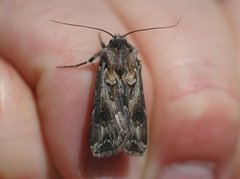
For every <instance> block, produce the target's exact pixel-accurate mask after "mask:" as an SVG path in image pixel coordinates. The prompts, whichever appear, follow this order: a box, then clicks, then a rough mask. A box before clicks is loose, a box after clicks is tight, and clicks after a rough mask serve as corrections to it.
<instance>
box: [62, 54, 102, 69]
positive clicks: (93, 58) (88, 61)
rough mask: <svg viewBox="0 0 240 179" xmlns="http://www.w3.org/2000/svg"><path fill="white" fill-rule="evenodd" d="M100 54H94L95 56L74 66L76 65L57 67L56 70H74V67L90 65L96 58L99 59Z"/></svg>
mask: <svg viewBox="0 0 240 179" xmlns="http://www.w3.org/2000/svg"><path fill="white" fill-rule="evenodd" d="M101 54H102V50H101V51H99V52H98V53H96V54H95V55H93V56H92V57H91V58H90V59H89V60H87V61H85V62H82V63H79V64H76V65H66V66H57V68H74V67H78V66H81V65H85V64H87V63H92V62H93V61H94V60H95V59H96V58H97V57H99V56H100V55H101Z"/></svg>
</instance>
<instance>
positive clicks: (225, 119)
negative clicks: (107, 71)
mask: <svg viewBox="0 0 240 179" xmlns="http://www.w3.org/2000/svg"><path fill="white" fill-rule="evenodd" d="M239 7H240V3H239V1H238V0H235V1H234V0H232V1H191V0H184V1H177V0H171V1H157V0H156V1H127V2H126V3H123V1H120V0H117V1H110V0H109V1H97V0H95V1H49V2H45V1H29V0H21V1H20V0H18V1H17V0H12V1H8V0H5V1H4V0H2V1H1V2H0V29H1V30H0V55H1V56H0V58H1V61H0V159H1V160H0V178H34V179H36V178H37V179H38V178H39V179H42V178H67V179H75V178H89V177H90V178H98V177H110V178H141V177H142V178H156V177H162V178H164V177H165V178H167V177H170V178H171V177H172V178H181V177H180V173H181V174H182V175H183V176H182V178H185V179H186V178H187V177H189V178H193V176H195V178H210V177H211V176H212V177H213V178H219V179H227V178H230V176H231V178H236V179H237V178H240V173H239V172H238V171H239V163H240V162H239V161H240V160H239V153H238V145H237V142H238V140H239V121H240V111H239V109H240V108H239V107H240V105H239V99H240V98H239V91H240V88H239V69H240V68H239V53H238V52H239V46H238V44H239V40H240V38H239V32H240V26H239V22H240V19H239V18H240V14H239ZM180 17H181V22H180V23H179V24H178V25H177V26H176V27H174V28H171V29H165V30H155V31H148V32H140V33H136V34H132V35H130V36H128V37H127V39H128V41H129V43H131V44H133V45H134V46H136V47H137V48H138V50H139V57H140V59H141V60H142V64H143V72H142V76H143V85H144V93H145V101H146V111H147V116H148V150H147V151H146V152H145V154H144V156H143V157H129V156H125V155H124V154H119V155H117V156H114V157H110V158H104V159H97V158H94V157H93V156H92V154H91V152H90V150H89V144H88V136H89V128H90V121H91V111H92V107H93V104H92V103H93V94H94V86H95V79H96V72H97V67H98V62H97V60H96V61H95V62H94V65H85V66H82V67H79V68H69V69H56V66H58V65H72V64H77V63H81V62H83V61H85V60H87V59H88V58H89V57H91V56H92V55H93V54H94V53H96V52H97V51H99V50H100V44H99V42H98V38H97V33H98V32H97V31H94V30H90V29H83V28H75V27H70V26H64V25H60V24H56V23H53V22H51V21H50V20H59V21H63V22H69V23H75V24H84V25H90V26H94V27H99V28H104V29H106V30H108V31H110V32H112V33H115V32H116V33H121V34H124V33H126V32H129V31H131V30H135V29H140V28H146V27H153V26H168V25H172V24H174V23H175V22H176V21H177V20H178V19H179V18H180ZM101 36H102V38H103V41H104V42H106V43H107V42H108V41H109V40H110V39H111V37H109V36H108V35H106V34H103V33H101ZM201 171H202V173H200V172H201ZM176 175H177V177H176ZM184 175H185V176H184Z"/></svg>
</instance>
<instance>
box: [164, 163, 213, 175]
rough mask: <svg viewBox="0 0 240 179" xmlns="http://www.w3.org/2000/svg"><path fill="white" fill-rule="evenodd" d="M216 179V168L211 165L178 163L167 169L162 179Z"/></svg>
mask: <svg viewBox="0 0 240 179" xmlns="http://www.w3.org/2000/svg"><path fill="white" fill-rule="evenodd" d="M176 178H177V179H214V178H215V177H214V167H213V164H209V163H207V164H206V163H204V164H202V163H178V164H173V165H170V166H168V167H166V168H165V169H164V170H163V173H162V175H161V176H160V179H176Z"/></svg>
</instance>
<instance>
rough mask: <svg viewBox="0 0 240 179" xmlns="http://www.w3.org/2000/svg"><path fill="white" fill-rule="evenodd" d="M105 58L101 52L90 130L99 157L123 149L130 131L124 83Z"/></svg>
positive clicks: (91, 141) (91, 143)
mask: <svg viewBox="0 0 240 179" xmlns="http://www.w3.org/2000/svg"><path fill="white" fill-rule="evenodd" d="M106 58H108V57H107V56H106V55H102V56H101V59H100V63H99V71H98V75H97V81H96V88H95V97H94V109H93V113H92V122H91V132H90V149H91V151H92V153H93V155H94V156H96V157H99V158H101V157H108V156H112V155H115V154H117V153H118V152H120V151H121V150H122V147H123V145H124V143H125V140H126V139H127V134H128V124H127V123H128V121H127V120H126V116H127V113H128V110H127V108H126V107H125V106H124V105H123V103H122V100H121V99H122V96H123V90H122V89H123V86H122V85H123V84H122V82H121V80H120V79H119V78H118V76H112V74H111V73H109V71H108V69H107V67H106V65H107V62H108V60H107V59H106Z"/></svg>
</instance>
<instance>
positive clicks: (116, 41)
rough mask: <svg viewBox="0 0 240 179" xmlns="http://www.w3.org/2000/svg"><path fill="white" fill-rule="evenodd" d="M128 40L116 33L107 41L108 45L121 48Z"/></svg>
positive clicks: (126, 44)
mask: <svg viewBox="0 0 240 179" xmlns="http://www.w3.org/2000/svg"><path fill="white" fill-rule="evenodd" d="M128 45H129V44H128V42H127V40H126V39H125V37H124V36H121V35H119V34H116V35H114V36H113V38H112V39H111V40H110V41H109V44H108V46H109V47H112V48H122V47H124V46H128Z"/></svg>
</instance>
